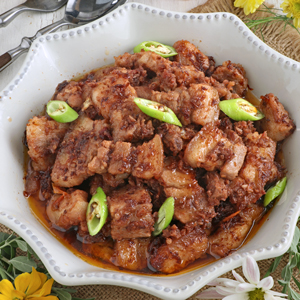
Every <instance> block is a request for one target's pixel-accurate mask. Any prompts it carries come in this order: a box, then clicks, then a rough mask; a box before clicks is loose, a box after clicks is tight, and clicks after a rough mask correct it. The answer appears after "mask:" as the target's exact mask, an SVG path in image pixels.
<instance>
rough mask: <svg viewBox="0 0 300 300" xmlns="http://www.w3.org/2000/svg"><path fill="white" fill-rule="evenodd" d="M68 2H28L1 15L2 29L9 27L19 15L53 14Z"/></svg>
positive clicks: (32, 0)
mask: <svg viewBox="0 0 300 300" xmlns="http://www.w3.org/2000/svg"><path fill="white" fill-rule="evenodd" d="M66 3H67V0H27V1H26V2H24V3H23V4H21V5H18V6H16V7H14V8H12V9H10V10H8V11H7V12H5V13H3V14H2V15H0V27H5V26H6V25H8V24H9V23H10V22H11V21H12V20H13V19H14V18H15V17H16V16H17V15H19V14H20V13H21V12H24V11H39V12H51V11H55V10H57V9H59V8H61V7H63V6H64V5H65V4H66Z"/></svg>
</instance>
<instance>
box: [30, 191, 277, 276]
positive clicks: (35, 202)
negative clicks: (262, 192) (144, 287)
mask: <svg viewBox="0 0 300 300" xmlns="http://www.w3.org/2000/svg"><path fill="white" fill-rule="evenodd" d="M27 199H28V203H29V206H30V209H31V211H32V213H33V215H34V216H35V218H36V219H37V220H38V221H39V222H40V223H41V224H42V225H43V226H44V227H45V228H46V229H47V230H48V231H49V232H50V233H51V234H52V235H53V236H54V237H55V238H56V239H57V240H58V241H60V242H61V243H62V244H63V245H64V246H65V247H66V248H68V249H69V250H70V251H71V252H72V253H73V254H74V255H76V256H78V257H79V258H81V259H82V260H84V261H86V262H87V263H89V264H91V265H94V266H96V267H100V268H104V269H109V270H114V271H116V270H118V271H119V270H122V271H124V272H127V273H136V274H145V275H151V274H154V275H155V276H172V275H178V274H184V273H187V272H189V271H194V270H196V269H199V268H201V267H204V266H206V265H208V264H210V263H213V262H215V261H217V259H216V258H214V257H212V256H211V255H208V254H206V256H205V257H203V258H200V259H198V260H196V261H194V262H193V263H191V264H189V265H188V266H187V267H185V268H184V269H183V270H181V271H179V272H177V273H174V274H169V275H165V274H159V273H154V272H153V271H151V270H150V269H148V268H147V269H145V270H142V271H139V272H135V271H129V270H125V269H123V268H119V267H117V266H115V265H113V264H112V263H108V262H105V261H103V260H101V258H99V257H95V256H94V255H93V253H97V252H99V250H101V249H97V247H99V244H97V243H94V244H84V245H83V244H82V243H81V242H80V241H79V240H78V239H77V231H76V230H75V229H71V230H68V231H65V232H63V231H60V230H58V229H57V228H54V227H53V226H52V224H51V222H50V221H49V220H48V217H47V215H46V201H41V200H39V197H38V194H36V195H31V196H29V197H28V198H27ZM271 210H272V209H270V210H269V211H267V212H266V213H265V215H264V216H263V217H262V218H261V219H260V220H259V222H257V223H256V222H255V223H254V225H253V226H252V229H251V231H250V232H249V233H248V235H247V237H246V239H245V240H244V241H243V243H242V245H241V246H240V247H242V246H243V245H245V244H246V243H248V242H249V241H250V240H251V239H252V237H253V236H254V235H255V234H256V232H257V231H258V230H259V229H260V227H261V226H262V224H263V223H264V222H265V221H267V220H268V218H269V214H270V212H271ZM240 247H239V248H240ZM103 250H105V249H103ZM236 250H237V249H236Z"/></svg>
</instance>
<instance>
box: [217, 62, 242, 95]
mask: <svg viewBox="0 0 300 300" xmlns="http://www.w3.org/2000/svg"><path fill="white" fill-rule="evenodd" d="M212 77H213V78H214V79H216V80H218V81H219V82H221V83H223V82H224V81H225V82H226V81H233V82H234V83H235V84H234V86H232V92H233V93H235V94H238V95H239V96H244V95H245V93H246V91H247V89H248V79H247V77H246V72H245V70H244V68H243V67H242V65H240V64H235V63H232V62H231V61H230V60H228V61H224V62H223V64H222V66H218V67H217V68H216V69H215V70H214V73H213V74H212Z"/></svg>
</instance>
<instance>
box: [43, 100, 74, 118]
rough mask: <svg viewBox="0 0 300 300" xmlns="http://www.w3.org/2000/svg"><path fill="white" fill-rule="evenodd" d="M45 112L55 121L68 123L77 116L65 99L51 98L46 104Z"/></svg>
mask: <svg viewBox="0 0 300 300" xmlns="http://www.w3.org/2000/svg"><path fill="white" fill-rule="evenodd" d="M47 114H48V115H49V116H50V117H51V118H52V119H53V120H55V121H57V122H60V123H69V122H72V121H74V120H76V119H77V118H78V113H77V112H76V111H75V110H74V109H73V108H71V107H70V106H69V105H68V104H67V103H66V102H65V101H59V100H52V101H49V102H48V104H47Z"/></svg>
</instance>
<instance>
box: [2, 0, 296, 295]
mask: <svg viewBox="0 0 300 300" xmlns="http://www.w3.org/2000/svg"><path fill="white" fill-rule="evenodd" d="M180 39H187V40H189V41H191V42H192V43H194V44H195V45H197V46H199V48H200V49H201V51H203V52H204V53H206V54H208V55H212V56H213V57H214V58H215V60H216V63H217V64H221V63H222V62H223V61H225V60H228V59H230V60H231V61H233V62H237V63H241V64H242V65H243V66H244V68H245V69H246V71H247V75H248V78H249V84H250V86H251V87H252V88H253V89H254V91H253V92H254V94H256V95H257V96H260V95H264V94H266V93H269V92H273V93H274V94H276V95H277V96H278V97H279V99H280V101H282V103H284V105H285V107H286V108H287V110H288V111H289V112H290V113H291V116H292V118H293V119H294V121H295V123H296V124H300V114H299V109H300V101H299V95H300V84H299V83H300V64H299V63H297V62H295V61H293V60H291V59H289V58H287V57H285V56H283V55H281V54H279V53H277V52H276V51H274V50H272V49H271V48H270V47H268V46H267V45H265V44H264V43H263V42H262V41H261V40H259V39H258V38H257V37H256V36H255V35H254V34H253V33H252V32H251V31H250V30H249V29H248V28H247V27H246V26H245V24H243V23H242V21H241V20H240V19H238V18H237V17H236V16H234V15H231V14H229V13H211V14H187V13H175V12H168V11H163V10H157V9H155V8H153V7H148V6H144V5H140V4H135V3H133V4H127V5H125V6H123V7H121V8H119V9H118V10H117V11H115V12H113V13H110V14H109V15H107V16H106V17H104V18H102V19H101V20H98V21H95V22H93V23H91V24H89V25H86V26H83V27H81V28H77V29H71V30H68V31H64V32H59V33H55V34H49V35H47V36H43V37H40V38H39V39H38V40H37V41H35V42H34V44H33V45H32V47H31V49H30V51H29V54H28V55H27V58H26V60H25V62H24V65H23V67H22V68H21V70H20V72H19V73H18V75H17V76H16V77H15V78H14V79H13V81H12V82H11V83H10V84H9V85H8V86H7V87H6V88H5V89H4V90H3V91H2V92H1V93H0V99H1V101H0V143H1V147H0V170H1V171H0V172H1V177H0V191H1V198H0V222H1V223H3V224H4V225H6V226H8V227H9V228H11V229H13V230H14V231H15V232H16V233H18V234H19V235H20V236H22V237H23V238H24V239H25V240H26V241H27V242H28V243H29V244H30V245H31V246H32V248H33V249H34V250H35V251H36V253H37V254H38V255H39V256H40V258H41V260H42V261H43V263H44V264H45V266H46V267H47V269H48V270H49V272H50V274H51V276H52V277H53V278H54V279H55V280H56V281H57V282H59V283H61V284H65V285H85V284H114V285H120V286H126V287H131V288H135V289H138V290H142V291H145V292H148V293H150V294H153V295H156V296H158V297H161V298H163V299H185V298H187V297H189V296H191V295H192V294H193V293H195V292H196V291H197V290H198V289H200V288H201V287H202V286H204V285H205V284H207V283H208V282H209V281H211V280H212V279H214V278H216V277H218V276H220V275H222V274H224V273H225V272H227V271H229V270H232V269H234V268H236V267H238V266H240V265H241V263H242V260H243V258H244V257H245V256H246V255H252V256H253V257H254V258H255V259H256V260H261V259H267V258H270V257H275V256H278V255H281V254H282V253H284V252H285V251H287V250H288V248H289V246H290V244H291V241H292V236H293V233H294V226H295V224H296V221H297V217H298V215H299V210H300V201H299V200H300V196H299V195H300V191H299V190H300V159H299V154H298V153H299V152H298V151H299V145H300V135H299V131H298V130H299V129H297V130H296V132H295V133H294V134H293V136H292V137H290V138H289V139H288V140H287V141H286V143H285V146H284V154H285V158H286V164H287V168H288V170H289V173H288V184H287V188H286V190H285V192H284V194H283V196H282V197H281V200H280V202H279V203H278V204H277V205H276V207H275V208H274V209H273V211H272V213H271V215H270V217H269V219H268V220H267V221H266V222H265V223H264V224H263V226H262V227H261V229H260V230H259V232H258V233H257V234H256V235H255V237H254V238H253V239H252V240H251V241H250V242H249V243H247V244H246V245H245V246H244V247H242V248H241V249H240V250H238V251H237V252H235V253H234V254H233V255H230V256H228V257H226V258H224V259H222V260H219V261H217V262H215V263H212V264H210V265H209V266H206V267H204V268H200V269H198V270H196V271H190V272H188V273H186V274H183V275H176V274H175V275H170V276H165V277H156V276H145V275H134V274H132V275H130V274H128V273H122V272H121V271H120V272H116V271H109V270H103V269H99V268H97V267H94V266H92V265H89V264H87V263H86V262H84V261H83V260H81V259H80V258H78V257H76V256H75V255H74V254H72V253H71V252H70V251H69V250H68V249H66V248H65V247H64V246H63V245H62V244H60V242H58V241H57V240H56V239H55V238H54V237H53V236H52V235H51V234H50V233H49V232H48V231H47V230H46V229H45V228H44V227H43V226H42V225H41V224H40V223H39V222H38V221H37V220H36V219H35V217H34V216H33V215H32V214H31V212H30V209H29V207H28V204H27V201H26V199H25V198H24V196H23V190H24V182H23V175H24V173H23V171H24V169H23V147H22V137H23V133H24V129H25V126H26V123H27V121H28V119H29V118H31V117H32V116H33V115H35V114H38V113H40V111H41V110H42V107H43V105H44V103H46V101H47V100H48V99H50V97H51V96H52V94H53V92H54V90H55V87H56V86H57V84H58V83H59V82H61V81H63V80H64V79H70V78H72V76H76V75H79V74H82V73H85V72H88V71H89V70H91V69H94V68H98V67H100V66H103V65H107V64H109V63H112V62H113V61H114V59H113V57H114V56H118V55H120V54H122V53H124V52H125V51H128V52H130V51H132V48H133V46H135V45H136V44H139V43H140V42H142V41H144V40H157V41H161V42H163V43H165V44H170V45H172V44H173V43H174V42H175V41H177V40H180Z"/></svg>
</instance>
